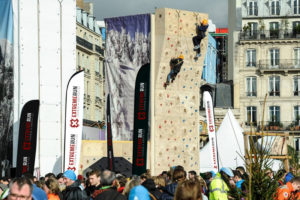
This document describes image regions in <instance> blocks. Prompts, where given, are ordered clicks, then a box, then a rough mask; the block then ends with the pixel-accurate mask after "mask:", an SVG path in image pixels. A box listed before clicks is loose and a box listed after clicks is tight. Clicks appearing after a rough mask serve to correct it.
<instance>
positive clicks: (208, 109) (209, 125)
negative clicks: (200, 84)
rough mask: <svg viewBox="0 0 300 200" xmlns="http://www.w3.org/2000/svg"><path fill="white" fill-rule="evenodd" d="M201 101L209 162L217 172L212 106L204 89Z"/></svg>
mask: <svg viewBox="0 0 300 200" xmlns="http://www.w3.org/2000/svg"><path fill="white" fill-rule="evenodd" d="M203 101H204V105H205V113H206V121H207V131H208V138H209V143H210V153H211V162H212V166H213V169H214V170H215V171H216V172H217V171H219V164H218V147H217V140H216V128H215V117H214V108H213V103H212V99H211V95H210V93H209V92H207V91H205V92H204V93H203Z"/></svg>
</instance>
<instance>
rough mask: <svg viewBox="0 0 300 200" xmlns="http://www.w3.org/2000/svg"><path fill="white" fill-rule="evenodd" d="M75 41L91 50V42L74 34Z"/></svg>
mask: <svg viewBox="0 0 300 200" xmlns="http://www.w3.org/2000/svg"><path fill="white" fill-rule="evenodd" d="M76 42H77V43H78V44H80V45H81V46H84V47H85V48H87V49H89V50H93V44H92V43H90V42H89V41H87V40H85V39H83V38H81V37H78V36H76Z"/></svg>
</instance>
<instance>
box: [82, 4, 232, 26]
mask: <svg viewBox="0 0 300 200" xmlns="http://www.w3.org/2000/svg"><path fill="white" fill-rule="evenodd" d="M85 2H92V3H94V16H95V17H96V19H97V20H103V19H104V18H109V17H117V16H126V15H135V14H144V13H154V11H155V8H174V9H180V10H188V11H193V12H203V13H208V15H209V18H210V19H212V20H213V23H214V24H216V26H217V27H218V28H221V27H227V24H228V23H227V16H228V9H227V4H228V3H227V2H228V1H227V0H85Z"/></svg>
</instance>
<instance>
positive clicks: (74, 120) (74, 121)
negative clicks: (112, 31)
mask: <svg viewBox="0 0 300 200" xmlns="http://www.w3.org/2000/svg"><path fill="white" fill-rule="evenodd" d="M70 122H71V124H70V126H71V127H72V128H77V127H78V126H79V120H78V119H71V120H70Z"/></svg>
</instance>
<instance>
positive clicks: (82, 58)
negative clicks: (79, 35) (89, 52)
mask: <svg viewBox="0 0 300 200" xmlns="http://www.w3.org/2000/svg"><path fill="white" fill-rule="evenodd" d="M81 62H82V68H83V70H85V68H86V63H85V59H84V54H82V55H81Z"/></svg>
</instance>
